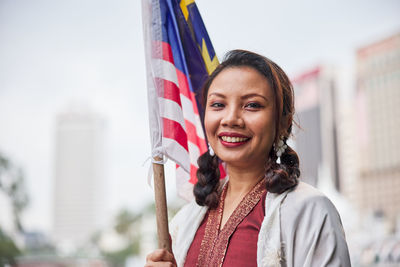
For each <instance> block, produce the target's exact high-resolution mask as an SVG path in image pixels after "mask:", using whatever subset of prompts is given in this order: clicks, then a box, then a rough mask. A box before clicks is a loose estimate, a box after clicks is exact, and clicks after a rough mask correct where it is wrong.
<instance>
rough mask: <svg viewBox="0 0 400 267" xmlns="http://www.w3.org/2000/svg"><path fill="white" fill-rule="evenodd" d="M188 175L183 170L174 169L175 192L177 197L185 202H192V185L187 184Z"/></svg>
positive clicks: (179, 168)
mask: <svg viewBox="0 0 400 267" xmlns="http://www.w3.org/2000/svg"><path fill="white" fill-rule="evenodd" d="M189 180H190V173H188V172H186V171H185V170H184V169H183V168H181V167H178V168H177V169H176V189H177V190H176V191H177V192H178V195H179V196H180V197H182V198H183V199H185V200H187V201H192V200H193V199H194V196H193V184H191V183H189Z"/></svg>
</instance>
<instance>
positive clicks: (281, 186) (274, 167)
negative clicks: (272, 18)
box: [193, 50, 300, 208]
mask: <svg viewBox="0 0 400 267" xmlns="http://www.w3.org/2000/svg"><path fill="white" fill-rule="evenodd" d="M233 67H251V68H253V69H255V70H257V71H258V72H259V73H260V74H261V75H263V76H264V77H265V78H266V79H267V81H268V82H269V84H270V86H271V88H272V90H273V91H274V96H275V107H276V111H277V112H276V113H275V114H276V118H275V122H276V127H275V129H276V132H275V140H274V146H273V148H272V149H271V151H270V152H269V154H268V155H265V157H266V165H265V169H266V171H265V181H266V188H267V190H268V192H271V193H278V194H280V193H282V192H284V191H286V190H288V189H290V188H292V187H294V186H296V185H297V184H298V178H299V176H300V169H299V158H298V156H297V153H296V152H295V151H294V150H293V149H292V148H291V147H289V146H287V148H286V150H285V151H284V153H283V154H282V155H281V157H280V163H278V162H277V156H276V151H275V149H274V147H275V146H276V145H277V143H278V142H279V139H280V138H281V137H283V141H284V143H285V144H286V140H287V139H288V138H289V136H290V134H291V131H292V123H293V115H294V92H293V86H292V84H291V83H290V80H289V78H288V77H287V75H286V74H285V72H284V71H283V70H282V69H281V68H280V67H279V66H278V65H277V64H276V63H274V62H273V61H271V60H270V59H268V58H266V57H264V56H261V55H258V54H256V53H253V52H250V51H245V50H232V51H230V52H228V53H227V54H226V55H225V57H224V60H223V62H222V63H221V64H220V65H218V67H217V68H216V69H215V71H214V72H213V73H212V74H211V75H210V77H209V78H208V79H207V80H206V82H205V84H204V86H203V104H204V106H205V103H206V102H207V95H208V90H209V88H210V86H211V84H212V82H213V81H214V79H215V77H217V76H218V74H220V73H221V72H222V71H223V70H224V69H227V68H233ZM282 120H285V121H286V122H287V123H282ZM281 125H287V128H286V129H282V127H281ZM197 162H198V165H199V169H198V170H197V179H198V181H197V183H196V184H195V186H194V190H193V192H194V196H195V198H196V202H197V204H199V205H201V206H204V205H205V206H208V207H210V208H215V207H216V206H217V205H218V201H219V197H218V185H219V180H220V172H219V162H220V160H219V159H218V157H217V156H216V155H214V156H211V155H210V153H208V152H205V153H204V154H203V155H201V156H200V157H199V159H198V161H197Z"/></svg>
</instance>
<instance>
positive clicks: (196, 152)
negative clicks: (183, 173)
mask: <svg viewBox="0 0 400 267" xmlns="http://www.w3.org/2000/svg"><path fill="white" fill-rule="evenodd" d="M188 144H189V156H190V163H192V164H193V165H194V166H196V167H197V168H198V167H199V165H198V164H197V159H198V158H199V157H200V149H199V147H198V146H197V145H196V144H193V143H192V142H188Z"/></svg>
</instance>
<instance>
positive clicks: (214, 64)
mask: <svg viewBox="0 0 400 267" xmlns="http://www.w3.org/2000/svg"><path fill="white" fill-rule="evenodd" d="M201 55H202V56H203V60H204V63H205V64H206V69H207V72H208V74H209V75H210V74H211V73H212V72H213V71H214V70H215V68H216V67H217V66H218V64H219V63H218V58H217V55H215V56H214V58H213V59H212V60H211V58H210V54H209V53H208V49H207V45H206V41H204V39H202V42H201Z"/></svg>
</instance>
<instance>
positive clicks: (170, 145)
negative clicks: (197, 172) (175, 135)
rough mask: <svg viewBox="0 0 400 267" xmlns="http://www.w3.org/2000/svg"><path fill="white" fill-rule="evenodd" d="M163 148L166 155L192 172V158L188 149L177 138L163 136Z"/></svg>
mask: <svg viewBox="0 0 400 267" xmlns="http://www.w3.org/2000/svg"><path fill="white" fill-rule="evenodd" d="M162 143H163V148H164V149H165V151H164V152H165V155H166V156H167V157H168V158H170V159H172V160H173V161H175V162H176V164H178V165H180V166H182V168H184V169H185V171H187V172H190V158H189V155H188V152H187V150H186V149H185V148H184V147H183V146H181V145H180V144H179V143H178V142H177V141H176V140H175V139H170V138H166V137H163V139H162Z"/></svg>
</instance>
